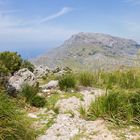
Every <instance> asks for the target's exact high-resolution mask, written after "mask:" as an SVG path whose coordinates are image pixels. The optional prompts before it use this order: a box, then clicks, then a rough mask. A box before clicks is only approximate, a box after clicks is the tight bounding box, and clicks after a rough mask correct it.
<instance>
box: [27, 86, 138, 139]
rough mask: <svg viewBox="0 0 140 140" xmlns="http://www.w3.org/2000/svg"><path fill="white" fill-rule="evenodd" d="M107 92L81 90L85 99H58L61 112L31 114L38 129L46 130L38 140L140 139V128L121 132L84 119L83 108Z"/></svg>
mask: <svg viewBox="0 0 140 140" xmlns="http://www.w3.org/2000/svg"><path fill="white" fill-rule="evenodd" d="M104 93H105V92H104V91H103V90H101V89H94V88H83V87H80V94H81V95H82V96H83V99H82V100H81V99H80V98H77V97H75V96H73V97H70V98H66V99H65V98H63V99H60V100H58V101H57V102H56V104H55V108H59V113H58V112H57V113H55V112H54V111H52V110H50V111H48V110H47V109H41V110H39V111H37V112H34V113H30V114H29V116H30V117H32V118H34V119H35V120H36V121H35V124H34V125H35V126H34V127H36V129H40V128H42V132H41V133H40V136H39V137H38V140H121V139H126V140H139V139H140V131H139V128H136V127H133V126H131V127H130V128H127V129H126V128H125V129H123V128H122V129H119V128H117V127H116V126H113V125H111V124H109V123H107V122H106V121H104V120H103V119H98V120H95V121H87V120H85V119H83V118H81V117H80V113H79V107H80V106H83V107H84V108H85V109H87V107H88V106H89V104H90V103H91V102H92V101H94V100H95V98H96V97H97V96H101V95H103V94H104ZM60 94H61V93H60ZM65 94H67V93H65Z"/></svg>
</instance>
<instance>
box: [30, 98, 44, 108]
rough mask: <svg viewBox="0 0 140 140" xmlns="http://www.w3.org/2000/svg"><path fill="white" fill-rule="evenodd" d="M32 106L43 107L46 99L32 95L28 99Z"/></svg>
mask: <svg viewBox="0 0 140 140" xmlns="http://www.w3.org/2000/svg"><path fill="white" fill-rule="evenodd" d="M30 103H31V105H32V106H35V107H44V106H45V104H46V100H45V98H44V97H41V96H34V97H33V98H32V99H31V101H30Z"/></svg>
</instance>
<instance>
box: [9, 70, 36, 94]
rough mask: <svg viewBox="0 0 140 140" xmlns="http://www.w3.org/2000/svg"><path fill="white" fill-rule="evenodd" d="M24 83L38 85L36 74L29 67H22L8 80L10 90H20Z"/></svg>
mask: <svg viewBox="0 0 140 140" xmlns="http://www.w3.org/2000/svg"><path fill="white" fill-rule="evenodd" d="M24 84H28V85H30V86H36V85H37V80H36V78H35V76H34V74H33V73H32V72H31V71H29V70H28V69H27V68H24V69H20V70H19V71H18V72H16V73H15V74H14V76H12V77H11V78H10V79H9V80H8V84H7V90H8V91H9V92H13V91H20V90H21V89H22V86H23V85H24Z"/></svg>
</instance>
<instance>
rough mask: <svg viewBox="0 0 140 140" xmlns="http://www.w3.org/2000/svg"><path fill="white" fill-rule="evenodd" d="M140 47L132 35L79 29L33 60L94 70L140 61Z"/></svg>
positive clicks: (51, 64) (46, 63) (37, 62)
mask: <svg viewBox="0 0 140 140" xmlns="http://www.w3.org/2000/svg"><path fill="white" fill-rule="evenodd" d="M139 49H140V45H139V44H138V43H137V42H135V41H133V40H130V39H124V38H120V37H113V36H111V35H107V34H101V33H79V34H76V35H73V36H72V37H71V38H70V39H68V40H66V41H65V42H64V44H62V45H61V46H60V47H58V48H56V49H54V50H52V51H51V52H49V53H47V54H45V55H42V56H40V57H38V58H37V59H35V60H33V63H34V64H36V65H48V66H49V67H55V66H56V65H59V66H68V67H72V68H78V69H79V68H81V69H85V68H86V69H94V70H96V69H110V68H116V67H120V66H134V65H138V64H137V63H138V57H137V54H138V51H139Z"/></svg>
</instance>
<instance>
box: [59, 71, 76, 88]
mask: <svg viewBox="0 0 140 140" xmlns="http://www.w3.org/2000/svg"><path fill="white" fill-rule="evenodd" d="M59 87H60V89H61V90H66V91H67V90H68V89H71V88H73V89H74V88H75V87H76V79H75V76H74V75H73V74H67V75H64V76H62V77H61V78H60V79H59Z"/></svg>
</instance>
